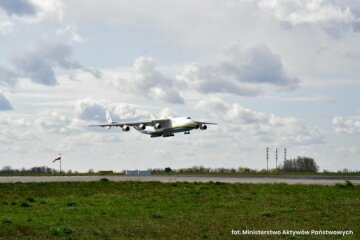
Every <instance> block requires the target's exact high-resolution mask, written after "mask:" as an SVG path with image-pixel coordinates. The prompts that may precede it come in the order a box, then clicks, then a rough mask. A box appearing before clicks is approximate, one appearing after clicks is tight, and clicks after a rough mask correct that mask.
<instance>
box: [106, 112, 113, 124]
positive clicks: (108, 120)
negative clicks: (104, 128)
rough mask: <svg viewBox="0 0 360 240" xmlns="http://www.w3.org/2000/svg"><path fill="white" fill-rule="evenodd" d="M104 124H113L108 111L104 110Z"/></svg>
mask: <svg viewBox="0 0 360 240" xmlns="http://www.w3.org/2000/svg"><path fill="white" fill-rule="evenodd" d="M106 122H107V123H113V120H112V118H111V115H110V113H109V111H108V110H106Z"/></svg>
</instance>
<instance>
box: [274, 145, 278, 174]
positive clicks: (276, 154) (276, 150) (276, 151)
mask: <svg viewBox="0 0 360 240" xmlns="http://www.w3.org/2000/svg"><path fill="white" fill-rule="evenodd" d="M275 158H276V160H275V161H276V162H275V166H276V169H277V160H278V149H277V148H276V149H275Z"/></svg>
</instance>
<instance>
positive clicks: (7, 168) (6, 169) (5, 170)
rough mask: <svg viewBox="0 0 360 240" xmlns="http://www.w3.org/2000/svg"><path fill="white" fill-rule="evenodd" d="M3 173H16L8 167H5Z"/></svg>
mask: <svg viewBox="0 0 360 240" xmlns="http://www.w3.org/2000/svg"><path fill="white" fill-rule="evenodd" d="M1 172H3V173H12V172H14V170H13V169H12V167H11V166H9V165H7V166H4V167H3V168H2V170H1Z"/></svg>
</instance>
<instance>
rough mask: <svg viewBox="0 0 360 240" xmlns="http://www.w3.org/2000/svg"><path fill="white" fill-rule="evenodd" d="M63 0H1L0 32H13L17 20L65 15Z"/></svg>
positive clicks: (31, 20)
mask: <svg viewBox="0 0 360 240" xmlns="http://www.w3.org/2000/svg"><path fill="white" fill-rule="evenodd" d="M63 9H64V5H63V2H62V0H51V1H48V0H1V1H0V33H1V34H7V33H10V32H12V29H13V27H14V26H15V25H16V23H17V22H19V21H20V22H23V23H34V22H39V21H43V20H44V19H49V18H52V17H55V18H57V19H58V20H59V21H61V20H62V17H63Z"/></svg>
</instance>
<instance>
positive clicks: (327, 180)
mask: <svg viewBox="0 0 360 240" xmlns="http://www.w3.org/2000/svg"><path fill="white" fill-rule="evenodd" d="M101 178H107V179H109V180H111V181H116V182H119V181H158V182H210V181H212V182H223V183H254V184H255V183H287V184H317V185H334V184H337V183H344V182H345V180H350V181H351V182H352V183H353V184H356V185H360V177H355V176H354V177H352V176H349V177H343V176H241V177H233V176H231V177H230V176H224V177H219V176H141V177H138V176H4V177H0V183H6V182H24V183H25V182H89V181H98V180H100V179H101Z"/></svg>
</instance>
